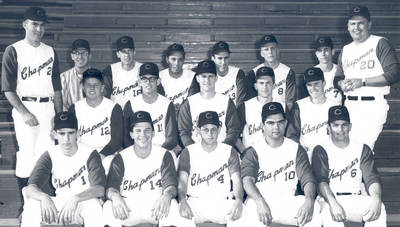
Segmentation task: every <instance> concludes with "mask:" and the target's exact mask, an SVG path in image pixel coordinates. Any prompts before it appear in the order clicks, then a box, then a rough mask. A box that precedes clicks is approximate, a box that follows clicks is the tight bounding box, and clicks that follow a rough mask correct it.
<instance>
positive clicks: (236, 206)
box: [228, 199, 243, 221]
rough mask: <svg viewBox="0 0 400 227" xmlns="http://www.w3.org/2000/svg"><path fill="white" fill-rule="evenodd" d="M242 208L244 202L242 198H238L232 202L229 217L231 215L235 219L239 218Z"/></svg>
mask: <svg viewBox="0 0 400 227" xmlns="http://www.w3.org/2000/svg"><path fill="white" fill-rule="evenodd" d="M242 210H243V202H242V200H238V199H237V200H235V202H234V203H233V204H232V208H231V210H230V211H229V213H228V217H230V219H231V220H233V221H234V220H237V219H239V218H240V216H241V215H242Z"/></svg>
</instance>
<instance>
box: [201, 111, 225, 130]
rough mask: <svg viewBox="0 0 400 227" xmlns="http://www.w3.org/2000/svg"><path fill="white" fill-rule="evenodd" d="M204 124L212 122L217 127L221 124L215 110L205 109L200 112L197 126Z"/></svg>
mask: <svg viewBox="0 0 400 227" xmlns="http://www.w3.org/2000/svg"><path fill="white" fill-rule="evenodd" d="M206 124H212V125H215V126H217V127H220V126H221V122H220V121H219V117H218V113H217V112H215V111H205V112H202V113H200V115H199V120H198V121H197V127H199V128H200V127H201V126H203V125H206Z"/></svg>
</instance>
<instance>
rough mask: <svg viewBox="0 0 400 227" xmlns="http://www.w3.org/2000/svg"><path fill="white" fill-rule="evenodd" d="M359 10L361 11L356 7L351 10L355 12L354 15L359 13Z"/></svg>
mask: <svg viewBox="0 0 400 227" xmlns="http://www.w3.org/2000/svg"><path fill="white" fill-rule="evenodd" d="M360 10H361V9H360V7H358V6H357V7H354V9H353V12H355V13H359V12H360Z"/></svg>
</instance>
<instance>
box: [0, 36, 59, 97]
mask: <svg viewBox="0 0 400 227" xmlns="http://www.w3.org/2000/svg"><path fill="white" fill-rule="evenodd" d="M1 74H2V77H1V82H2V91H13V92H16V93H17V95H18V96H19V97H22V96H28V97H32V96H33V97H52V96H53V95H54V91H61V82H60V74H59V68H58V58H57V55H56V54H55V52H54V49H53V48H52V47H50V46H48V45H46V44H44V43H40V45H39V46H38V47H33V46H31V45H29V44H28V43H27V41H25V40H20V41H18V42H16V43H13V44H11V45H10V46H8V47H7V48H6V50H5V51H4V54H3V61H2V73H1Z"/></svg>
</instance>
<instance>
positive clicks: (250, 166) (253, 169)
mask: <svg viewBox="0 0 400 227" xmlns="http://www.w3.org/2000/svg"><path fill="white" fill-rule="evenodd" d="M240 166H241V174H242V178H244V177H246V176H248V177H254V179H256V180H257V177H258V171H259V170H260V164H259V162H258V155H257V152H256V150H254V148H253V147H250V148H249V149H247V150H246V152H245V154H244V155H243V158H242V163H241V164H240Z"/></svg>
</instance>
